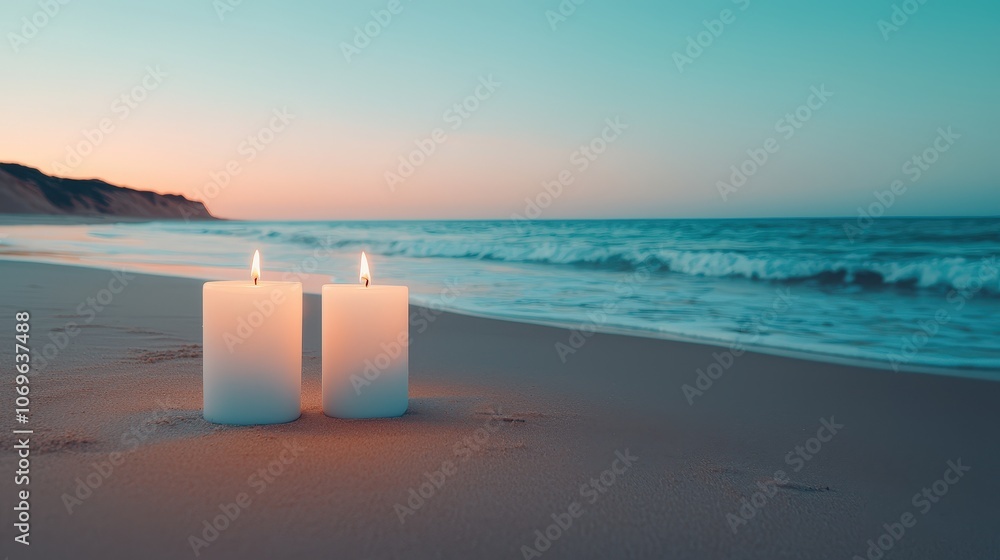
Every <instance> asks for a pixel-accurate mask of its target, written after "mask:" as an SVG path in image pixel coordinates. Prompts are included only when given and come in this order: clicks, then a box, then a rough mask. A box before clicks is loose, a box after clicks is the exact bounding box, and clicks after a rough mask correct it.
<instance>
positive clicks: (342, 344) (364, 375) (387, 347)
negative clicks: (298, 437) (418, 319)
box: [322, 284, 409, 418]
mask: <svg viewBox="0 0 1000 560" xmlns="http://www.w3.org/2000/svg"><path fill="white" fill-rule="evenodd" d="M408 319H409V290H408V289H407V287H406V286H379V285H371V286H367V287H366V286H363V285H340V284H327V285H325V286H323V333H322V335H323V412H325V413H326V414H327V415H328V416H335V417H338V418H378V417H391V416H401V415H402V414H403V413H405V412H406V409H407V406H408V402H409V400H408V399H409V394H408V393H409V322H408Z"/></svg>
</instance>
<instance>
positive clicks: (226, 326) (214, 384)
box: [202, 252, 302, 424]
mask: <svg viewBox="0 0 1000 560" xmlns="http://www.w3.org/2000/svg"><path fill="white" fill-rule="evenodd" d="M250 275H251V278H250V280H242V281H237V282H206V283H205V287H204V290H203V296H204V300H203V317H202V318H203V327H204V330H203V343H202V350H203V354H204V368H203V383H204V406H205V410H204V415H205V420H208V421H209V422H215V423H217V424H279V423H282V422H291V421H292V420H295V419H296V418H298V417H299V415H300V414H301V410H302V407H301V397H300V395H301V390H302V284H300V283H299V282H264V281H261V280H260V255H259V253H257V252H255V253H254V257H253V266H252V267H251V273H250Z"/></svg>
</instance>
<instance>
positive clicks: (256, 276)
mask: <svg viewBox="0 0 1000 560" xmlns="http://www.w3.org/2000/svg"><path fill="white" fill-rule="evenodd" d="M250 278H252V279H253V285H254V286H256V285H257V281H258V280H260V251H256V250H255V251H254V252H253V264H252V265H250Z"/></svg>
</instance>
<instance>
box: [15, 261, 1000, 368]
mask: <svg viewBox="0 0 1000 560" xmlns="http://www.w3.org/2000/svg"><path fill="white" fill-rule="evenodd" d="M0 261H10V262H22V263H39V264H49V265H52V266H70V267H82V268H92V269H97V270H105V271H109V270H112V269H111V268H109V267H108V266H107V264H106V263H92V264H88V263H81V262H66V261H64V260H60V259H59V258H51V259H46V258H44V257H41V258H37V259H30V260H24V259H17V258H8V257H7V256H5V255H3V253H0ZM192 270H194V272H191V271H189V273H188V274H170V273H169V272H167V271H163V270H157V269H156V268H155V267H154V266H151V267H149V270H142V271H141V272H138V273H140V274H145V275H149V276H157V277H163V278H183V279H191V280H200V281H203V282H207V281H211V280H219V279H239V278H241V277H237V276H236V275H232V277H231V278H230V277H229V276H226V277H225V278H223V277H220V276H210V275H208V274H207V272H208V271H209V270H212V269H203V270H200V271H201V272H203V274H198V271H199V269H192ZM212 272H228V270H220V269H215V270H212ZM304 276H307V277H308V278H304V279H303V280H304V282H303V293H306V294H314V295H316V294H319V293H320V286H321V285H322V284H324V283H327V282H328V280H326V279H325V277H323V276H321V275H315V274H310V275H304ZM415 299H417V300H420V299H428V298H422V297H420V296H417V297H416V298H414V297H411V298H410V302H411V306H412V305H417V306H419V307H430V308H433V309H438V310H442V311H445V312H448V313H453V314H456V315H462V316H466V317H473V318H478V319H491V320H497V321H507V322H511V323H515V324H526V325H537V326H544V327H552V328H556V329H564V330H567V331H569V332H571V333H574V332H581V333H587V332H591V333H599V334H605V335H617V336H625V337H636V338H646V339H651V340H664V341H671V342H679V343H687V344H698V345H705V346H711V347H715V348H721V349H724V350H726V351H735V349H736V348H742V349H743V350H742V351H745V352H753V353H758V354H765V355H770V356H776V357H781V358H792V359H799V360H806V361H815V362H818V363H827V364H835V365H842V366H850V367H858V368H866V369H878V370H883V371H887V372H890V371H891V372H892V373H895V374H924V375H942V376H949V377H962V378H969V379H979V380H985V381H1000V369H996V368H990V367H968V368H956V367H949V366H936V365H928V364H919V363H918V364H909V363H907V364H901V365H900V366H899V368H898V369H894V368H893V365H892V363H891V362H890V361H888V360H885V361H883V360H876V359H871V358H865V357H854V356H847V355H842V354H832V353H825V352H822V351H813V350H802V349H795V348H782V347H776V346H767V345H761V344H757V345H754V344H746V343H744V342H741V341H739V340H738V339H737V340H720V339H715V338H710V337H700V336H696V335H684V334H678V333H669V332H658V331H651V330H643V329H631V328H627V327H618V326H613V325H594V324H589V323H575V324H574V323H570V322H561V321H558V320H552V321H549V320H545V319H536V318H531V317H516V316H512V315H506V316H505V315H500V314H490V313H484V312H477V311H474V310H469V309H462V308H457V307H449V306H446V305H439V304H438V305H427V304H424V303H419V302H417V303H415V302H414V300H415ZM583 336H588V335H587V334H583Z"/></svg>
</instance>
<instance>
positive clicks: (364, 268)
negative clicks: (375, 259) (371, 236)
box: [360, 251, 372, 288]
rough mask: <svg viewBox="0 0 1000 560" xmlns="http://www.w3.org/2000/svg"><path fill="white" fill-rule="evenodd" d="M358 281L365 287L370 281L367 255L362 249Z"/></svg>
mask: <svg viewBox="0 0 1000 560" xmlns="http://www.w3.org/2000/svg"><path fill="white" fill-rule="evenodd" d="M360 281H361V283H362V284H364V285H365V287H366V288H367V287H368V284H370V283H371V281H372V273H371V271H370V270H368V257H367V256H366V255H365V252H364V251H361V277H360Z"/></svg>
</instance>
